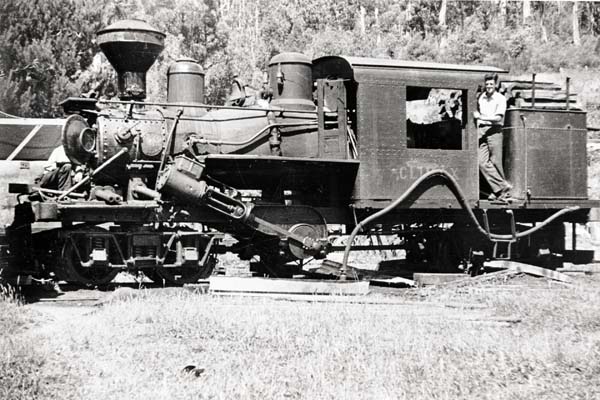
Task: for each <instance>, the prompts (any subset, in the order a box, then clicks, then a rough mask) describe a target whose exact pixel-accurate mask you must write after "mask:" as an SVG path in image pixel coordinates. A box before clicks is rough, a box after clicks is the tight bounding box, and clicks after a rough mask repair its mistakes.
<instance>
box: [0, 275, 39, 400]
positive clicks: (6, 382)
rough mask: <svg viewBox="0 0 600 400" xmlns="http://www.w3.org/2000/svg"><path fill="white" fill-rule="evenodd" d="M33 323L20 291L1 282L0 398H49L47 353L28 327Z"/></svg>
mask: <svg viewBox="0 0 600 400" xmlns="http://www.w3.org/2000/svg"><path fill="white" fill-rule="evenodd" d="M30 323H31V320H30V318H29V313H28V312H27V311H26V310H25V309H24V308H23V307H22V302H21V299H20V297H19V295H18V292H17V291H16V290H15V289H14V288H13V287H11V286H3V285H0V399H39V398H46V394H48V392H47V391H46V388H45V381H44V379H45V378H44V372H43V366H44V363H45V356H42V355H41V354H42V353H40V352H39V351H37V349H36V346H37V343H36V341H34V340H33V339H32V337H31V336H29V335H28V333H27V332H26V330H25V328H26V327H27V326H28V325H29V324H30Z"/></svg>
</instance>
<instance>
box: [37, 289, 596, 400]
mask: <svg viewBox="0 0 600 400" xmlns="http://www.w3.org/2000/svg"><path fill="white" fill-rule="evenodd" d="M156 293H157V292H152V293H151V292H143V293H142V294H141V295H140V296H137V297H135V298H132V299H129V300H124V301H120V302H114V303H111V304H108V305H106V306H105V307H103V308H100V309H98V311H95V312H93V313H91V314H88V315H87V316H85V317H84V318H81V319H78V320H75V321H72V322H69V321H65V323H64V324H63V325H61V326H60V327H58V326H57V327H55V328H60V332H59V334H57V333H58V332H56V330H51V331H50V332H53V333H52V334H48V333H45V334H43V335H40V336H39V337H38V340H39V343H40V344H41V345H43V346H44V347H46V348H45V349H42V350H43V351H45V352H47V353H48V354H49V359H48V363H47V364H46V369H47V370H51V371H54V374H55V378H59V379H62V382H65V383H64V384H63V385H62V386H61V387H60V395H61V396H63V397H64V398H81V399H103V400H106V399H164V398H169V399H192V398H193V399H197V398H214V399H238V398H240V399H287V398H293V399H333V398H335V399H340V398H342V399H355V398H356V399H358V398H366V399H397V398H400V399H402V398H406V399H431V398H433V399H457V398H466V399H531V398H545V399H565V398H582V399H585V398H589V399H592V398H598V396H600V362H599V360H600V329H599V326H598V324H599V323H598V322H597V321H600V311H599V309H598V307H597V306H596V305H597V304H598V303H599V301H600V293H599V292H598V290H597V286H593V285H592V286H583V287H581V288H569V289H566V290H565V289H563V288H560V287H559V288H556V287H548V288H545V287H541V288H540V287H537V288H535V290H534V289H527V288H524V289H518V290H514V288H513V290H503V289H502V288H500V289H498V290H496V289H492V290H488V289H487V288H466V289H465V288H461V289H453V288H446V289H435V290H430V289H428V290H410V291H404V292H403V293H406V295H405V297H406V299H410V300H411V302H407V303H406V304H404V305H390V304H386V305H377V304H361V303H360V302H358V303H349V304H339V303H335V304H332V303H311V302H299V303H293V302H287V301H277V300H273V299H246V298H243V299H241V298H220V297H213V296H209V295H198V294H190V293H187V292H175V293H173V292H166V293H165V292H158V293H159V294H156ZM418 298H423V299H426V301H424V302H421V303H418V302H417V303H415V302H414V299H418ZM473 303H477V304H479V305H481V306H484V307H479V308H476V307H472V308H469V307H464V308H460V306H459V307H458V308H456V304H459V305H460V304H465V305H467V304H473ZM444 304H453V306H452V307H444ZM500 317H510V320H514V321H519V320H520V321H521V322H517V323H514V324H511V323H506V322H502V321H504V320H503V319H500V320H499V319H498V318H500ZM50 350H51V351H52V353H50ZM67 361H68V363H67ZM187 365H195V366H198V367H200V368H202V369H204V372H203V373H201V374H199V376H198V377H196V376H194V375H188V374H185V373H182V372H181V371H182V369H183V368H184V367H185V366H187ZM69 382H71V383H73V382H77V383H78V384H72V385H68V384H67V383H69ZM55 390H58V389H55ZM55 394H56V393H55Z"/></svg>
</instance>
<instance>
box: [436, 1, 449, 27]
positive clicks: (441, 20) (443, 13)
mask: <svg viewBox="0 0 600 400" xmlns="http://www.w3.org/2000/svg"><path fill="white" fill-rule="evenodd" d="M447 7H448V0H442V6H441V7H440V14H439V17H438V25H439V26H442V27H443V26H446V8H447Z"/></svg>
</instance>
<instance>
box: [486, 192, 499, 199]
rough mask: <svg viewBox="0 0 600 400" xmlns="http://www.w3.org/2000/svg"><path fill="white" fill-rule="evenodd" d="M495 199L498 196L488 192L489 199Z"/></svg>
mask: <svg viewBox="0 0 600 400" xmlns="http://www.w3.org/2000/svg"><path fill="white" fill-rule="evenodd" d="M497 199H498V196H496V195H495V194H494V193H490V195H489V196H488V200H489V201H494V200H497Z"/></svg>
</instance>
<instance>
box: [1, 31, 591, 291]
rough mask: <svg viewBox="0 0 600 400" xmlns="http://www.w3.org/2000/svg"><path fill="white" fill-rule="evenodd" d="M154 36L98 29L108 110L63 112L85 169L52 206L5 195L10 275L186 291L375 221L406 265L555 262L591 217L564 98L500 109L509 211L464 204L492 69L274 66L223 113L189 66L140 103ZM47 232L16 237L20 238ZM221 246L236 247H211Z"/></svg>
mask: <svg viewBox="0 0 600 400" xmlns="http://www.w3.org/2000/svg"><path fill="white" fill-rule="evenodd" d="M164 38H165V35H164V34H163V33H161V32H159V31H157V30H155V29H154V28H152V27H151V26H149V25H148V24H147V23H145V22H142V21H137V20H135V21H133V20H129V21H119V22H116V23H114V24H113V25H111V26H109V27H107V28H105V29H102V30H101V31H99V32H98V43H99V45H100V48H101V49H102V51H103V52H104V54H105V55H106V57H107V58H108V60H109V61H110V63H111V64H112V65H113V67H114V68H115V70H116V71H117V74H118V96H119V100H110V99H102V98H100V99H90V98H69V99H67V100H66V101H65V102H63V106H64V109H65V111H66V113H67V114H70V116H69V117H68V119H67V120H66V123H65V125H64V128H63V130H62V145H63V147H64V150H65V153H66V155H67V156H68V158H69V159H70V161H71V163H72V165H78V166H82V167H85V170H86V174H85V175H84V176H83V178H82V179H81V180H79V181H78V182H77V183H75V184H74V185H73V186H71V187H70V188H69V189H65V190H62V191H60V190H59V191H56V190H54V191H53V190H48V189H44V188H39V187H31V185H27V186H24V185H12V188H11V189H12V191H13V192H18V193H20V194H19V196H20V197H21V198H22V197H23V195H25V194H26V195H28V197H29V199H30V200H31V201H24V202H22V203H21V204H19V205H17V206H16V212H15V220H14V222H13V224H12V225H11V227H9V229H8V230H7V233H8V234H9V236H10V237H11V239H10V245H11V254H12V257H13V258H14V261H15V263H16V264H17V265H19V266H20V267H19V268H20V271H19V273H21V274H24V273H28V274H32V275H34V276H43V275H44V274H48V272H49V271H53V272H55V273H56V275H57V276H58V277H59V278H60V279H64V280H67V281H71V282H78V283H82V284H101V283H105V282H108V281H110V280H112V279H113V278H114V277H115V275H116V274H117V273H118V272H119V271H125V270H126V271H133V272H135V271H142V272H144V274H145V275H147V276H149V277H151V278H153V279H164V280H166V281H169V282H172V283H186V282H195V281H197V280H198V279H201V278H205V277H207V276H208V275H209V274H210V273H211V271H212V270H213V267H214V265H215V253H216V252H219V251H225V250H227V251H232V252H235V253H237V254H238V255H239V256H240V258H243V259H251V258H253V257H255V256H258V259H260V263H261V265H262V268H264V270H265V271H267V272H269V271H270V272H271V273H274V271H281V269H280V268H279V267H281V266H283V265H296V266H297V265H301V264H302V263H303V262H306V261H308V260H312V259H320V258H325V257H326V256H327V254H328V252H329V251H330V250H331V244H330V242H329V240H328V234H329V229H328V228H329V227H331V226H332V225H336V226H343V227H345V229H347V231H349V230H350V228H353V227H357V226H359V227H363V225H361V224H359V221H361V220H363V219H365V218H368V217H369V216H373V215H376V213H378V212H382V211H385V212H386V217H385V219H383V220H382V219H380V220H379V221H378V225H377V227H376V228H377V231H378V233H387V234H393V235H396V236H398V237H399V238H400V242H401V244H402V246H403V247H404V248H405V249H406V251H407V258H409V259H410V260H411V261H415V262H422V261H429V262H431V261H433V264H432V265H433V266H432V268H436V269H438V270H448V269H453V268H456V267H457V266H458V265H459V264H460V263H463V264H468V263H477V262H478V260H482V259H485V258H500V257H502V258H510V259H517V258H518V259H540V258H544V256H546V255H548V254H549V255H552V254H559V253H561V254H562V253H564V243H563V242H564V232H563V222H565V221H568V222H585V220H586V218H587V212H588V211H589V208H590V207H592V206H594V205H595V202H593V201H590V200H589V199H588V196H587V170H586V168H587V164H586V157H585V155H586V140H587V136H586V133H587V132H586V115H585V112H583V111H581V110H578V109H575V108H573V107H569V99H568V98H567V103H566V104H567V106H566V107H564V109H552V108H542V107H540V105H539V104H538V107H537V108H536V107H535V105H533V106H532V105H530V104H524V103H523V102H514V104H512V105H511V107H509V109H508V111H507V115H506V123H505V129H504V141H505V144H504V148H505V153H506V154H505V160H504V163H505V169H506V173H507V178H508V180H510V181H511V182H512V184H513V197H514V199H513V200H512V201H511V202H510V203H506V202H494V201H488V200H483V199H481V196H480V192H483V191H485V188H484V187H483V186H482V185H483V184H481V185H480V180H479V171H478V158H477V155H478V152H477V149H478V144H477V131H476V127H475V125H474V124H473V121H472V119H471V116H472V113H473V111H474V110H476V109H477V95H478V87H479V85H480V83H481V81H482V77H483V75H484V74H485V73H490V72H492V73H498V74H501V75H504V74H505V71H503V70H501V69H498V68H493V67H482V66H459V65H449V64H434V63H421V62H406V61H398V60H383V59H372V58H357V57H340V56H329V57H322V58H318V59H316V60H312V61H311V60H310V59H308V58H307V57H306V56H304V55H302V54H298V53H282V54H279V55H277V56H275V57H273V58H272V59H271V61H270V63H269V82H268V85H266V87H265V88H264V89H263V90H262V91H261V92H260V93H259V94H258V95H257V96H246V94H245V93H244V88H243V86H241V85H238V86H236V87H235V88H236V89H237V90H236V91H235V92H236V95H235V96H233V97H232V99H231V101H229V102H228V105H225V106H214V105H207V104H204V101H203V99H204V74H203V72H202V68H201V67H200V66H199V65H198V64H196V63H195V62H194V61H193V60H190V59H182V60H178V61H177V62H176V63H175V64H173V65H172V66H171V67H170V69H169V72H168V76H167V79H168V94H167V102H165V103H152V102H146V101H144V100H145V97H146V77H145V74H146V71H147V70H148V69H149V68H150V67H151V66H152V64H153V62H154V61H155V59H156V57H157V56H158V55H159V53H160V52H161V50H162V48H163V41H164ZM534 90H535V89H534ZM440 104H444V105H445V106H446V107H445V108H444V110H446V111H447V112H445V114H444V115H442V116H440V113H439V105H440ZM394 199H399V201H396V202H395V204H394V207H393V208H389V210H388V209H386V206H387V205H388V204H389V203H390V202H391V201H393V200H394ZM388 211H389V212H388ZM34 221H35V222H34ZM56 222H60V227H55V226H54V227H52V229H43V230H42V229H37V230H36V232H35V233H32V230H31V224H32V223H33V224H34V225H39V224H43V223H56ZM540 222H541V223H542V225H544V227H545V229H544V230H538V229H537V228H536V227H535V226H534V225H535V224H538V223H540ZM480 224H483V225H484V227H483V228H482V227H481V225H480ZM532 226H533V228H530V227H532ZM522 227H526V228H530V229H528V230H527V231H526V232H525V234H523V232H521V233H518V232H517V231H519V230H522ZM492 231H494V232H496V233H497V232H509V233H508V234H504V235H499V234H496V233H493V232H492ZM534 231H535V232H534ZM533 232H534V233H533ZM223 233H226V234H228V235H230V236H231V237H233V238H235V239H236V242H235V243H234V244H231V245H230V246H228V247H226V248H225V247H224V246H223V245H222V244H221V243H220V239H221V237H222V234H223ZM530 233H532V234H531V235H530ZM525 236H527V239H523V240H521V238H523V237H525ZM546 258H547V257H546ZM55 266H56V269H54V267H55ZM290 268H291V267H290Z"/></svg>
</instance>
